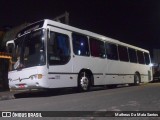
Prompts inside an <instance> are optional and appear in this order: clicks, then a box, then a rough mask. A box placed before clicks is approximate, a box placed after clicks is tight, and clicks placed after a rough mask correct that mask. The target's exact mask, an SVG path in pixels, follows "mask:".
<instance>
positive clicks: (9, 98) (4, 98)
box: [0, 95, 15, 101]
mask: <svg viewBox="0 0 160 120" xmlns="http://www.w3.org/2000/svg"><path fill="white" fill-rule="evenodd" d="M11 99H15V97H14V95H2V96H0V101H2V100H11Z"/></svg>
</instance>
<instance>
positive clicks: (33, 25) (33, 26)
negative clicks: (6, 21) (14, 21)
mask: <svg viewBox="0 0 160 120" xmlns="http://www.w3.org/2000/svg"><path fill="white" fill-rule="evenodd" d="M43 24H44V20H43V21H40V22H37V23H35V24H31V25H29V26H27V27H25V28H24V29H23V30H21V31H20V32H18V33H17V36H16V37H20V36H21V35H23V34H26V33H28V32H31V31H33V30H35V29H39V28H41V27H43Z"/></svg>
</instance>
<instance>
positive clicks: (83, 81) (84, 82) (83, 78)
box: [78, 72, 90, 92]
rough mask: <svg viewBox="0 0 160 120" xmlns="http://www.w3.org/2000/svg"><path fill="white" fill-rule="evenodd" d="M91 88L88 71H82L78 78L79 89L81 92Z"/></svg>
mask: <svg viewBox="0 0 160 120" xmlns="http://www.w3.org/2000/svg"><path fill="white" fill-rule="evenodd" d="M89 89H90V77H89V75H88V74H87V73H86V72H82V73H80V75H79V78H78V90H79V91H80V92H86V91H89Z"/></svg>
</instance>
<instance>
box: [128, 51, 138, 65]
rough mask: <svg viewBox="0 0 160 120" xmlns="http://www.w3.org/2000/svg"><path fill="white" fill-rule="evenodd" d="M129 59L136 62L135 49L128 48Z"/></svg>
mask: <svg viewBox="0 0 160 120" xmlns="http://www.w3.org/2000/svg"><path fill="white" fill-rule="evenodd" d="M128 53H129V59H130V62H131V63H137V54H136V50H135V49H132V48H128Z"/></svg>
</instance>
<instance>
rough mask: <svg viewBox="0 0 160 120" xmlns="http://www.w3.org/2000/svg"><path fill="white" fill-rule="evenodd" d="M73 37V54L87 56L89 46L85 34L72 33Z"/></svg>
mask: <svg viewBox="0 0 160 120" xmlns="http://www.w3.org/2000/svg"><path fill="white" fill-rule="evenodd" d="M72 39H73V52H74V54H75V55H79V56H89V55H90V53H89V46H88V38H87V36H84V35H81V34H77V33H72Z"/></svg>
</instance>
